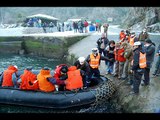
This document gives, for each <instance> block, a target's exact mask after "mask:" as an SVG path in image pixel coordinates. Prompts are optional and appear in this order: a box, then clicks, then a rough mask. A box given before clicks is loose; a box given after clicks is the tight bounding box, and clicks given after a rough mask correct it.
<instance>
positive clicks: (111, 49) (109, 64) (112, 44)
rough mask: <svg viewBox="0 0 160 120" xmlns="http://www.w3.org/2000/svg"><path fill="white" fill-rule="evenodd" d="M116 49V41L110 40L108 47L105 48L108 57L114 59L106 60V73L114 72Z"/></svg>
mask: <svg viewBox="0 0 160 120" xmlns="http://www.w3.org/2000/svg"><path fill="white" fill-rule="evenodd" d="M114 49H115V41H114V40H111V41H110V42H109V45H108V46H107V48H106V49H105V53H106V55H105V56H106V57H108V58H109V59H112V61H107V60H106V61H105V64H106V66H107V69H106V70H107V73H106V74H113V65H114V62H115V56H114Z"/></svg>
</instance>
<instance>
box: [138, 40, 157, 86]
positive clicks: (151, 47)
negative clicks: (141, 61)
mask: <svg viewBox="0 0 160 120" xmlns="http://www.w3.org/2000/svg"><path fill="white" fill-rule="evenodd" d="M144 48H145V52H146V60H147V67H146V68H145V69H144V80H143V82H144V83H142V84H141V85H142V86H146V85H149V84H150V69H151V68H152V63H153V61H154V55H155V44H154V43H153V42H152V41H151V40H150V39H147V40H146V41H145V43H144Z"/></svg>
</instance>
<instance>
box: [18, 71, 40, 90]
mask: <svg viewBox="0 0 160 120" xmlns="http://www.w3.org/2000/svg"><path fill="white" fill-rule="evenodd" d="M20 78H21V80H22V82H21V84H20V89H26V90H37V89H38V88H39V87H38V81H37V75H36V74H34V73H32V72H31V71H29V70H24V73H23V74H22V75H21V76H20ZM29 82H31V83H32V85H30V84H29Z"/></svg>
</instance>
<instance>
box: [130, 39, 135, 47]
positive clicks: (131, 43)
mask: <svg viewBox="0 0 160 120" xmlns="http://www.w3.org/2000/svg"><path fill="white" fill-rule="evenodd" d="M134 38H135V37H133V38H130V41H129V44H130V45H131V46H133V45H134Z"/></svg>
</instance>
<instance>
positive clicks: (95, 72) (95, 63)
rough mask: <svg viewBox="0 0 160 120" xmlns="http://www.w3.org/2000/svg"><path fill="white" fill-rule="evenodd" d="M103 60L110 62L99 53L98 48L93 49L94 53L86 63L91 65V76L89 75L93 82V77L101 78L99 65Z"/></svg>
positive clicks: (88, 57)
mask: <svg viewBox="0 0 160 120" xmlns="http://www.w3.org/2000/svg"><path fill="white" fill-rule="evenodd" d="M101 60H108V61H110V59H109V58H107V57H105V56H102V55H101V54H100V53H98V48H92V53H91V54H90V55H88V56H87V58H86V61H87V62H88V63H89V66H90V69H91V74H90V75H89V80H90V82H91V78H92V76H94V77H97V78H99V77H100V71H99V65H100V61H101Z"/></svg>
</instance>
